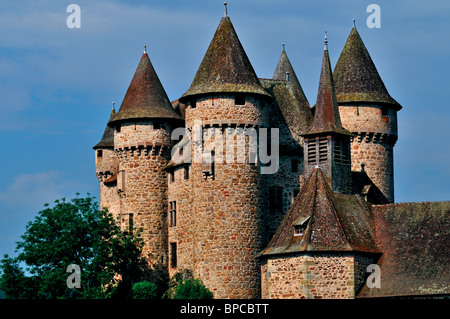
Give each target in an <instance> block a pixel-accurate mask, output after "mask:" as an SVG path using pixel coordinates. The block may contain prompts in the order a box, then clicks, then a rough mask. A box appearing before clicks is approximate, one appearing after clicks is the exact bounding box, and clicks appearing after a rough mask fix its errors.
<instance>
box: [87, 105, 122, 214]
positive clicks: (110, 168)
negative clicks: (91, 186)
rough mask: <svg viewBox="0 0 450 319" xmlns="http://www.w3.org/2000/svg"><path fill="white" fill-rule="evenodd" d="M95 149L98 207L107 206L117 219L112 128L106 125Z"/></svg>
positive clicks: (115, 169) (117, 198)
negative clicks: (98, 186) (98, 189)
mask: <svg viewBox="0 0 450 319" xmlns="http://www.w3.org/2000/svg"><path fill="white" fill-rule="evenodd" d="M115 115H116V111H115V109H114V106H113V109H112V111H111V115H110V117H109V120H108V123H110V122H111V121H112V119H113V118H114V116H115ZM93 149H94V150H95V168H96V175H97V178H98V181H99V182H100V207H101V208H103V207H107V208H108V210H109V212H110V213H111V214H112V215H113V216H114V217H115V218H116V219H118V216H119V197H118V195H117V187H116V185H117V183H116V176H117V171H118V169H119V159H118V157H117V154H116V153H115V152H114V129H113V128H112V127H110V126H106V129H105V131H104V133H103V136H102V139H101V140H100V142H99V143H97V145H95V146H94V147H93Z"/></svg>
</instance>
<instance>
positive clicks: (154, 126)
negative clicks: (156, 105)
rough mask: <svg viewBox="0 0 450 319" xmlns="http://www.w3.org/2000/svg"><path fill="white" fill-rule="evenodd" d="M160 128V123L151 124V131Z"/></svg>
mask: <svg viewBox="0 0 450 319" xmlns="http://www.w3.org/2000/svg"><path fill="white" fill-rule="evenodd" d="M160 128H161V123H159V122H153V129H154V130H159V129H160Z"/></svg>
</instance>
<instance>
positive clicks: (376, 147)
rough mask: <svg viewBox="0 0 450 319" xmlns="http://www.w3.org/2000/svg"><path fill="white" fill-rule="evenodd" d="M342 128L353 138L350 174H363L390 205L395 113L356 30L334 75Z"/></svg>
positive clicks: (395, 132)
mask: <svg viewBox="0 0 450 319" xmlns="http://www.w3.org/2000/svg"><path fill="white" fill-rule="evenodd" d="M333 79H334V84H335V87H336V95H337V100H338V105H339V112H340V113H341V119H342V124H343V125H344V127H345V128H347V129H348V130H349V131H350V132H352V133H353V134H354V137H353V138H352V144H351V153H352V170H355V171H356V170H360V168H361V164H364V170H365V171H366V172H367V175H368V176H369V177H370V178H371V179H372V181H373V182H374V183H375V185H377V186H378V188H379V189H380V190H381V191H382V192H383V194H384V195H385V196H386V198H387V199H388V200H389V202H394V145H395V143H396V141H397V138H398V131H397V112H398V111H399V110H400V109H401V108H402V107H401V105H400V104H398V102H397V101H395V100H394V99H393V98H392V97H391V96H390V95H389V93H388V91H387V89H386V87H385V85H384V83H383V81H382V80H381V77H380V75H379V74H378V71H377V69H376V67H375V64H374V63H373V61H372V59H371V57H370V55H369V52H368V51H367V49H366V47H365V45H364V43H363V41H362V40H361V37H360V36H359V33H358V31H357V29H356V27H353V28H352V30H351V32H350V35H349V37H348V39H347V43H346V44H345V46H344V49H343V50H342V53H341V55H340V57H339V60H338V62H337V63H336V67H335V69H334V72H333Z"/></svg>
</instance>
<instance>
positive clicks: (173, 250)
mask: <svg viewBox="0 0 450 319" xmlns="http://www.w3.org/2000/svg"><path fill="white" fill-rule="evenodd" d="M170 268H177V243H170Z"/></svg>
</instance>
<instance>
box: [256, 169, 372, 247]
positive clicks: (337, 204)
mask: <svg viewBox="0 0 450 319" xmlns="http://www.w3.org/2000/svg"><path fill="white" fill-rule="evenodd" d="M296 227H299V228H301V234H298V236H296V235H295V228H296ZM313 251H316V252H319V251H340V252H344V251H347V252H349V251H354V252H356V251H357V252H366V253H379V252H380V251H379V249H378V248H377V247H376V245H375V242H374V234H373V231H372V223H371V211H370V208H369V206H368V204H367V203H366V202H364V200H363V199H362V198H361V197H359V196H355V195H345V194H339V193H335V192H332V190H331V188H330V186H329V185H328V183H327V181H326V180H325V178H324V176H323V174H322V171H321V170H320V168H316V169H314V170H313V171H312V172H311V175H310V176H309V178H308V180H307V181H306V183H305V185H304V186H303V187H302V189H301V191H300V193H299V194H298V195H297V197H296V199H295V201H294V204H293V205H292V207H291V208H290V209H289V211H288V212H287V213H286V216H285V217H284V219H283V221H282V222H281V224H280V226H279V227H278V229H277V231H276V233H275V235H274V236H273V238H272V240H271V241H270V243H269V244H268V246H267V248H266V249H265V250H264V251H263V252H262V255H264V256H267V255H278V254H287V253H298V252H313Z"/></svg>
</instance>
